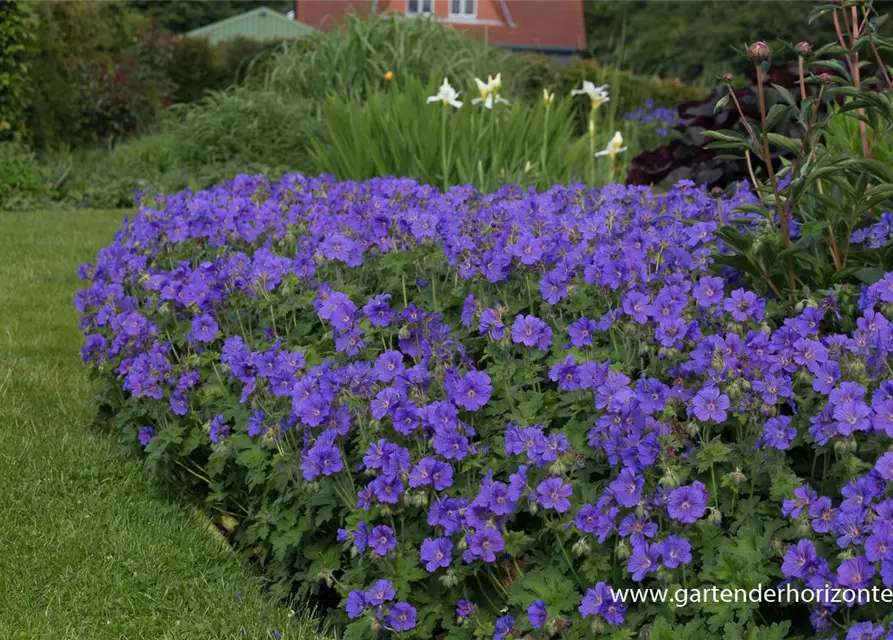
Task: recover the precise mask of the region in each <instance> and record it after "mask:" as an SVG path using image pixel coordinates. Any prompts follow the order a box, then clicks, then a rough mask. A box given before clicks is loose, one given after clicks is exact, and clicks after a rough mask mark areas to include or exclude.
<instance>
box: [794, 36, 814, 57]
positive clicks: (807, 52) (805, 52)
mask: <svg viewBox="0 0 893 640" xmlns="http://www.w3.org/2000/svg"><path fill="white" fill-rule="evenodd" d="M794 51H796V52H797V55H798V56H800V57H801V58H808V57H810V56H811V55H812V45H811V44H809V43H808V42H806V41H805V40H803V41H802V42H798V43H797V44H796V45H795V46H794Z"/></svg>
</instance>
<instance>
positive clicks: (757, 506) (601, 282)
mask: <svg viewBox="0 0 893 640" xmlns="http://www.w3.org/2000/svg"><path fill="white" fill-rule="evenodd" d="M756 202H757V196H755V195H754V194H753V192H751V191H749V190H748V188H747V187H746V185H741V186H740V187H739V189H738V190H736V192H735V193H734V194H732V195H730V196H727V197H719V196H715V195H710V194H708V193H707V192H706V191H705V190H704V189H702V188H698V187H696V186H695V185H693V184H691V183H686V182H680V183H678V184H677V185H675V187H674V188H673V189H672V190H671V191H670V192H668V193H666V194H657V193H654V192H652V191H650V190H649V189H647V188H643V187H623V186H620V185H610V186H608V187H606V188H604V189H587V188H585V186H583V185H582V184H576V185H572V186H571V187H569V188H565V187H561V186H555V187H553V188H551V189H550V190H548V191H547V192H544V193H537V192H535V191H534V190H532V189H531V190H529V191H525V190H521V189H518V188H517V187H511V186H507V187H503V188H501V189H499V190H498V191H497V192H495V193H492V194H480V193H478V192H476V191H475V190H474V189H472V188H470V187H461V186H455V187H451V188H450V189H449V190H448V191H447V192H446V193H441V192H440V191H438V190H437V189H436V188H434V187H431V186H428V185H420V184H418V183H416V182H414V181H412V180H409V179H398V178H381V179H374V180H369V181H367V182H364V183H355V182H337V181H335V180H333V179H331V177H320V178H307V177H304V176H301V175H288V176H286V177H284V178H283V179H282V180H281V181H279V182H269V181H267V180H266V179H264V178H263V177H262V176H240V177H239V178H237V179H236V180H234V181H233V182H231V183H227V184H225V185H221V186H219V187H216V188H214V189H211V190H208V191H204V192H200V193H190V192H186V193H182V194H176V195H173V196H169V197H163V196H157V197H156V196H152V197H151V198H150V197H147V198H146V199H145V200H144V202H143V203H142V206H141V211H140V214H139V215H138V216H137V217H136V218H135V219H134V220H133V221H131V222H130V223H129V224H128V225H126V226H125V227H123V228H122V231H121V233H120V234H119V235H118V236H117V237H116V240H115V242H114V243H113V244H112V245H110V246H109V247H108V248H107V249H105V250H104V251H103V252H102V253H101V254H100V255H99V256H98V258H97V261H96V262H95V263H93V264H87V265H84V266H82V267H81V269H80V270H79V275H80V276H81V278H82V279H83V280H84V285H83V289H82V290H81V291H79V293H78V295H77V298H76V300H75V304H76V306H77V308H78V309H79V310H80V311H81V313H82V317H81V327H82V329H83V330H84V333H85V346H84V348H83V350H82V357H83V358H84V360H86V361H88V362H90V363H91V364H92V365H93V366H94V367H96V368H97V370H98V371H99V372H100V373H101V374H102V376H103V379H104V380H105V384H104V385H103V386H102V387H100V396H99V400H100V403H101V406H102V407H103V408H104V409H105V410H106V411H108V412H109V413H111V414H113V415H115V416H116V419H117V424H118V428H119V432H120V434H121V437H122V440H123V441H124V442H125V443H129V445H130V448H131V450H135V451H140V450H144V451H145V455H146V460H147V464H148V465H149V467H150V468H151V469H153V470H154V471H155V472H157V473H159V474H160V475H161V476H162V477H166V478H172V479H175V480H176V481H177V482H179V483H182V484H183V485H184V486H186V487H188V488H190V489H191V490H192V491H195V492H196V493H197V494H200V495H204V496H205V498H206V501H207V505H208V507H209V508H210V509H212V510H213V511H215V512H217V513H219V514H222V515H226V516H228V517H235V518H236V519H237V520H238V526H237V527H236V530H235V532H234V539H235V540H236V541H237V542H238V543H240V544H241V545H242V546H244V547H245V548H246V549H250V550H251V552H252V553H253V554H254V555H255V557H257V558H258V559H259V561H260V562H261V563H263V564H264V566H265V568H266V569H267V571H268V572H269V574H270V575H271V577H272V578H273V579H274V580H275V581H276V584H275V586H274V587H273V592H275V593H281V594H283V595H285V594H289V593H292V592H294V591H295V590H297V591H299V592H302V593H306V594H308V595H311V596H313V597H314V598H315V601H316V602H318V603H320V605H321V606H323V607H326V609H327V618H328V619H329V620H330V621H331V622H332V623H333V624H335V625H344V626H345V628H346V633H347V637H349V638H355V639H358V638H370V637H377V636H378V634H388V633H393V634H395V635H396V634H406V636H405V637H414V638H426V639H427V638H450V639H453V638H472V637H474V638H480V637H491V638H494V639H500V640H501V639H503V638H509V637H513V638H517V637H519V634H521V637H525V636H526V634H528V633H530V634H531V637H555V636H560V637H562V638H590V637H594V636H595V637H614V638H629V637H633V636H635V635H638V634H639V633H641V632H645V633H649V634H650V637H651V638H652V639H653V640H657V639H658V638H660V639H663V638H680V637H681V638H684V637H697V636H706V637H714V638H720V637H721V638H726V639H727V640H737V639H738V638H756V637H763V638H773V639H777V640H780V639H781V638H787V637H798V638H824V637H828V636H829V635H830V634H832V633H834V631H835V630H836V629H846V630H847V638H848V640H855V639H856V638H865V637H872V638H876V637H880V635H879V634H883V633H886V627H887V625H888V624H889V622H890V617H891V613H890V611H889V607H885V606H883V605H881V604H878V603H877V602H874V603H872V602H866V601H864V600H862V601H860V603H859V604H858V605H856V606H851V607H847V606H844V605H841V604H840V603H839V601H837V600H832V599H831V596H828V595H820V594H818V593H814V592H815V591H818V590H819V589H820V588H823V587H824V586H825V585H830V586H831V587H832V588H833V589H837V588H845V589H850V590H853V592H854V593H855V591H857V590H862V589H867V588H870V587H871V588H873V587H876V586H882V587H893V551H891V549H893V545H891V543H890V539H891V538H893V498H891V491H890V489H891V488H893V452H889V451H887V449H888V448H889V438H890V436H891V435H893V417H891V416H893V381H891V374H893V371H891V370H890V368H889V366H888V365H887V362H888V358H889V354H890V353H891V352H893V341H891V339H890V336H891V333H893V325H891V322H890V320H889V317H890V314H891V312H893V308H891V304H890V303H893V294H891V281H893V274H888V275H887V277H886V278H885V279H883V280H881V281H879V282H877V283H875V284H874V285H872V286H871V287H868V288H866V289H864V290H861V291H860V289H859V288H858V287H856V286H853V285H839V286H836V287H835V288H834V289H832V290H822V291H817V292H811V293H810V292H804V293H799V292H798V293H797V298H796V300H795V302H796V304H789V303H788V302H787V301H786V300H785V299H783V298H780V297H773V296H771V295H768V294H766V290H765V289H761V288H759V286H758V285H759V282H758V281H754V280H751V281H748V280H746V279H744V278H742V276H741V273H740V272H738V273H736V272H734V271H731V270H729V269H728V268H723V267H722V266H721V264H720V258H722V257H723V256H724V255H726V254H727V253H728V251H729V248H728V247H727V246H726V245H725V244H723V242H722V240H721V239H720V237H719V236H718V229H719V227H720V225H723V224H725V225H731V226H732V227H734V228H736V229H738V230H739V231H741V232H748V231H750V232H753V233H756V232H755V231H754V229H759V227H760V225H761V224H763V219H762V217H761V216H760V215H759V214H756V213H754V212H753V209H754V208H756ZM748 211H749V212H748ZM733 212H735V213H733ZM860 224H861V223H860ZM751 289H753V290H751ZM792 295H793V294H792ZM787 583H792V584H793V585H794V586H795V587H796V588H797V589H803V590H806V591H808V592H809V593H810V594H812V595H813V597H812V599H811V600H806V599H805V598H804V599H803V600H797V601H786V602H784V603H781V604H778V603H777V602H770V601H769V600H766V601H762V602H754V601H736V602H734V603H732V602H728V601H723V602H718V601H716V600H715V599H714V600H709V599H704V600H699V601H698V602H697V603H696V604H695V606H693V607H690V608H686V609H685V610H684V611H683V610H681V609H676V608H674V607H673V606H672V605H670V604H668V603H666V602H656V601H646V602H642V601H639V602H633V601H628V602H623V601H622V600H621V598H620V596H616V595H615V594H614V592H612V591H611V590H612V589H614V588H627V587H633V586H636V585H641V586H645V587H653V588H665V589H669V590H671V591H674V592H675V590H677V589H680V588H683V589H709V588H711V587H712V586H716V587H719V588H729V589H733V588H734V589H745V590H748V589H753V588H756V587H758V586H759V585H763V586H764V587H767V588H769V589H772V588H774V587H775V586H777V585H779V584H787ZM826 593H827V592H826ZM835 593H836V592H835ZM881 625H883V626H881ZM615 627H618V628H615ZM866 633H867V634H870V635H865V634H866ZM600 634H601V635H600ZM871 634H874V635H871Z"/></svg>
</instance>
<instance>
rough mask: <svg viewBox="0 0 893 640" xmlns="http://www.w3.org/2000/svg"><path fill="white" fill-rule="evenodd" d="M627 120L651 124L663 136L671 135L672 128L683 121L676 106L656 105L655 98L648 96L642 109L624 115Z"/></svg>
mask: <svg viewBox="0 0 893 640" xmlns="http://www.w3.org/2000/svg"><path fill="white" fill-rule="evenodd" d="M623 120H624V121H625V122H637V123H639V124H642V125H651V126H654V127H655V131H657V134H658V135H659V136H660V137H661V138H666V137H667V136H668V135H670V129H673V128H674V127H677V126H679V125H680V124H682V123H683V120H682V118H681V117H679V111H678V109H676V108H675V107H655V106H654V100H652V99H651V98H648V100H646V101H645V105H644V106H643V107H642V108H641V109H636V110H635V111H630V112H629V113H627V114H625V115H624V116H623Z"/></svg>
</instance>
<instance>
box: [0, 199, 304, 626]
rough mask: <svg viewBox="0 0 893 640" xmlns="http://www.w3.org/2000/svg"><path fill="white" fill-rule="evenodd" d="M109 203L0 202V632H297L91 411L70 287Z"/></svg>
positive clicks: (105, 238) (97, 237)
mask: <svg viewBox="0 0 893 640" xmlns="http://www.w3.org/2000/svg"><path fill="white" fill-rule="evenodd" d="M122 216H123V214H122V213H121V212H115V211H111V212H77V213H43V214H21V215H19V214H0V638H2V639H3V640H8V639H9V640H11V639H14V638H40V639H41V640H44V639H46V640H57V639H59V640H62V639H72V640H104V639H106V638H108V639H109V640H111V639H114V640H122V639H135V638H147V639H152V640H157V639H161V638H164V639H168V638H170V639H173V638H178V639H192V638H196V639H201V640H209V639H212V638H272V637H274V630H281V632H282V638H307V639H309V638H312V637H314V633H313V632H312V631H311V630H312V629H313V628H314V627H313V625H312V624H311V623H309V622H306V621H305V622H304V623H303V624H299V623H297V622H295V619H294V617H293V616H291V615H290V613H289V612H288V611H287V610H286V609H285V608H284V607H282V606H280V605H277V604H275V603H273V602H270V601H268V600H267V599H266V597H265V596H264V595H263V594H262V593H261V588H260V587H261V582H260V579H259V578H258V577H257V576H255V575H253V574H252V572H251V571H250V568H249V567H248V566H247V565H246V563H245V562H243V561H242V560H241V559H240V558H239V557H238V556H237V555H236V554H234V553H232V552H229V551H227V550H225V549H224V548H223V546H222V545H221V543H220V541H219V540H217V539H215V538H214V537H213V536H212V535H210V534H209V533H208V532H207V531H206V530H205V528H204V525H203V523H202V521H201V520H200V518H199V517H198V516H196V515H193V514H192V513H191V512H189V511H188V510H186V509H185V507H183V506H182V505H177V504H175V503H173V502H172V501H170V500H166V499H164V498H163V497H162V496H161V495H160V492H159V490H158V488H157V487H156V486H154V485H153V483H152V482H151V481H149V480H148V479H147V478H145V477H144V475H143V472H142V470H141V467H140V466H139V464H137V463H136V462H133V461H125V460H122V459H121V457H120V455H119V449H118V444H117V442H116V440H115V437H114V436H113V435H111V434H109V433H103V432H101V431H100V430H98V429H96V428H94V427H92V426H91V413H90V400H91V388H90V383H89V379H88V376H87V369H86V367H85V366H82V364H81V362H80V359H79V354H78V351H79V348H80V342H81V341H80V334H79V332H78V328H77V315H76V313H75V311H74V309H73V307H72V297H73V295H74V292H75V289H76V288H78V280H77V276H76V270H77V267H78V265H79V264H80V263H82V262H85V261H92V260H93V259H94V257H95V255H96V252H97V251H98V250H99V249H100V248H102V247H103V246H106V245H107V244H109V243H110V242H111V240H112V237H113V235H114V232H115V230H116V228H117V227H118V225H119V223H120V221H121V218H122ZM298 617H299V618H300V617H301V615H300V614H299V615H298Z"/></svg>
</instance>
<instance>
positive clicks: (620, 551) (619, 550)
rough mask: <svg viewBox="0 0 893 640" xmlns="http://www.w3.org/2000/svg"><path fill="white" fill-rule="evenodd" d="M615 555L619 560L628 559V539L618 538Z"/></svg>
mask: <svg viewBox="0 0 893 640" xmlns="http://www.w3.org/2000/svg"><path fill="white" fill-rule="evenodd" d="M614 555H616V556H617V559H618V560H626V559H627V558H629V555H630V550H629V543H628V542H627V541H626V540H618V541H617V544H616V545H614Z"/></svg>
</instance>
